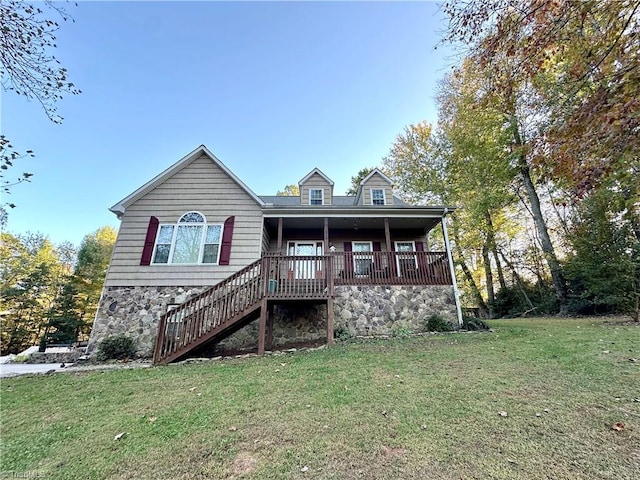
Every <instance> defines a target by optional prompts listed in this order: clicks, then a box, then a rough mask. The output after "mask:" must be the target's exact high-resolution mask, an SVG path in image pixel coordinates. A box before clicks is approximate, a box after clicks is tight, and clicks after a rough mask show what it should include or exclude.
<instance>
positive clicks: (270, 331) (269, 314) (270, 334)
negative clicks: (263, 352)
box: [265, 302, 274, 350]
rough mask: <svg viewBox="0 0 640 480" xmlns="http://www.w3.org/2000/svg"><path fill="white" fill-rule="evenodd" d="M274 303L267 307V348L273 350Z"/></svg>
mask: <svg viewBox="0 0 640 480" xmlns="http://www.w3.org/2000/svg"><path fill="white" fill-rule="evenodd" d="M273 309H274V304H273V302H272V303H270V304H268V305H267V331H266V337H265V348H266V349H267V350H271V349H272V348H273Z"/></svg>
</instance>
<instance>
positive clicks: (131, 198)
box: [109, 145, 264, 218]
mask: <svg viewBox="0 0 640 480" xmlns="http://www.w3.org/2000/svg"><path fill="white" fill-rule="evenodd" d="M201 155H206V156H207V157H209V159H210V160H211V161H212V162H213V163H214V164H215V165H216V166H218V167H219V168H220V169H221V170H222V171H223V172H224V173H226V174H227V175H228V176H229V177H230V178H231V179H232V180H233V181H234V182H235V183H237V184H238V186H239V187H240V188H242V189H243V190H244V191H245V192H247V195H249V196H250V197H251V198H252V199H253V200H255V202H256V203H257V204H258V205H260V206H264V201H262V199H261V198H260V197H259V196H258V195H256V194H255V193H253V191H252V190H251V189H250V188H249V187H247V186H246V185H245V183H244V182H243V181H242V180H240V179H239V178H238V177H237V176H236V175H235V174H234V173H233V172H232V171H231V170H229V169H228V168H227V167H226V165H225V164H224V163H222V162H221V161H220V160H219V159H218V158H217V157H216V156H215V155H214V154H213V153H211V151H209V149H208V148H207V147H205V146H204V145H200V146H199V147H198V148H196V149H195V150H194V151H192V152H191V153H188V154H187V155H185V156H184V157H182V158H181V159H180V160H178V161H177V162H176V163H174V164H173V165H171V166H170V167H169V168H167V169H166V170H165V171H164V172H162V173H160V174H159V175H156V176H155V177H154V178H152V179H151V180H150V181H148V182H147V183H145V184H144V185H143V186H141V187H140V188H138V189H137V190H136V191H135V192H133V193H131V194H129V195H128V196H126V197H125V198H123V199H122V200H120V201H119V202H118V203H116V204H115V205H114V206H113V207H111V208H110V209H109V210H111V211H112V212H113V213H115V214H116V215H117V216H118V218H120V217H121V216H122V214H123V213H124V212H125V210H126V208H127V207H128V206H129V205H131V204H132V203H134V202H135V201H137V200H139V199H140V198H142V197H143V196H144V195H146V194H147V193H149V192H150V191H151V190H153V189H154V188H156V187H157V186H158V185H160V184H162V183H163V182H165V181H166V180H167V179H169V178H171V177H172V176H173V175H175V174H176V173H178V172H179V171H180V170H182V169H183V168H184V167H186V166H187V165H189V163H191V162H192V161H193V160H195V159H197V158H199V157H200V156H201Z"/></svg>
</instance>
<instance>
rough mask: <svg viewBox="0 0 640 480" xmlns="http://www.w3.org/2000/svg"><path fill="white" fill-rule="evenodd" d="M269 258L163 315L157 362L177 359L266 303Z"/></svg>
mask: <svg viewBox="0 0 640 480" xmlns="http://www.w3.org/2000/svg"><path fill="white" fill-rule="evenodd" d="M265 263H266V262H265V260H264V258H263V259H260V260H257V261H255V262H253V263H252V264H250V265H247V266H246V267H244V268H243V269H242V270H240V271H238V272H236V273H234V274H233V275H231V276H230V277H228V278H226V279H225V280H223V281H222V282H220V283H218V284H216V285H214V286H213V287H211V288H208V289H207V290H205V291H204V292H202V293H200V294H199V295H197V296H195V297H193V298H191V299H190V300H188V301H186V302H185V303H183V304H181V305H179V306H178V307H177V308H175V309H173V310H170V311H168V312H167V313H165V314H164V315H163V316H162V317H161V318H160V323H159V324H158V336H157V338H156V346H155V350H154V354H153V363H154V364H155V365H162V364H167V363H170V362H172V361H174V360H177V359H178V358H180V357H181V356H183V355H186V354H187V353H189V352H190V351H192V350H193V349H195V348H196V347H198V346H200V345H202V344H204V343H205V342H207V341H209V340H211V339H213V338H214V337H216V336H219V335H222V334H223V333H225V332H227V331H229V330H231V329H232V328H234V327H237V326H238V323H240V322H242V321H246V320H247V319H250V318H252V317H253V315H252V314H255V312H256V311H257V310H259V309H260V308H261V307H262V306H263V299H265V296H266V294H267V288H268V282H265V281H264V279H265V278H267V276H266V275H265V274H264V272H265Z"/></svg>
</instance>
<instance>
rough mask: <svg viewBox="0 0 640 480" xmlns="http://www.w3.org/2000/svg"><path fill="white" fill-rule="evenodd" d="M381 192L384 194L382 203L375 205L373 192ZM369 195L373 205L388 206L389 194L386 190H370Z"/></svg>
mask: <svg viewBox="0 0 640 480" xmlns="http://www.w3.org/2000/svg"><path fill="white" fill-rule="evenodd" d="M374 191H380V192H382V203H373V200H374V199H373V192H374ZM369 195H370V196H371V205H386V204H387V192H386V190H385V189H384V188H370V189H369Z"/></svg>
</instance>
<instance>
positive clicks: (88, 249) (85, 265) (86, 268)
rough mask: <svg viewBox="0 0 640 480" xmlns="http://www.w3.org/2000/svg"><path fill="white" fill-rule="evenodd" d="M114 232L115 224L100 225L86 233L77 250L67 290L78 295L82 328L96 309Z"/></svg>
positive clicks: (86, 328)
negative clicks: (113, 225)
mask: <svg viewBox="0 0 640 480" xmlns="http://www.w3.org/2000/svg"><path fill="white" fill-rule="evenodd" d="M116 236H117V232H116V230H115V229H114V228H112V227H101V228H99V229H98V230H96V231H95V232H93V233H91V234H89V235H86V236H85V237H84V239H83V240H82V243H81V244H80V249H79V250H78V260H77V263H76V268H75V271H74V273H73V279H72V283H73V288H71V287H70V288H69V291H68V292H67V294H68V295H74V294H75V295H76V296H77V309H78V316H79V320H81V322H82V324H81V326H82V328H83V329H84V330H85V331H86V330H88V329H89V327H90V326H91V323H92V322H93V318H94V317H95V314H96V311H97V309H98V303H99V302H100V295H101V293H102V287H103V285H104V278H105V275H106V273H107V268H108V267H109V262H110V260H111V253H112V252H113V246H114V245H115V242H116ZM86 333H88V332H86Z"/></svg>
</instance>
